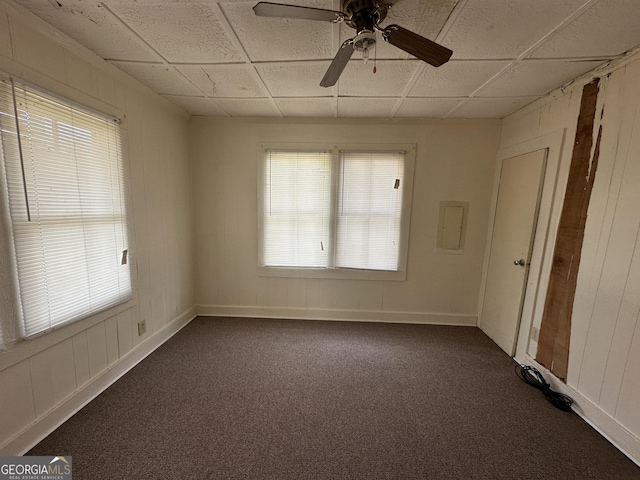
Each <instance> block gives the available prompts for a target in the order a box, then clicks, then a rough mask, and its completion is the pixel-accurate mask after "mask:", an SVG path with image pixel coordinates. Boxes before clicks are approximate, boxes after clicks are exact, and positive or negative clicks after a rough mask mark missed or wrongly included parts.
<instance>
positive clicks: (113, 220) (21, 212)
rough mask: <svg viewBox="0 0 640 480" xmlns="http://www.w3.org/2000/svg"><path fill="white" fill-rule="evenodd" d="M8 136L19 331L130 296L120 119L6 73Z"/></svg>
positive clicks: (1, 103)
mask: <svg viewBox="0 0 640 480" xmlns="http://www.w3.org/2000/svg"><path fill="white" fill-rule="evenodd" d="M0 140H1V142H0V143H1V149H0V153H1V157H2V161H3V168H2V174H3V175H2V185H3V188H2V190H3V192H2V197H3V198H2V204H3V207H4V210H5V216H8V219H9V221H8V222H7V223H8V224H9V227H10V228H9V229H10V232H8V237H9V239H8V240H9V241H10V242H11V244H12V249H11V250H12V251H11V257H12V258H11V259H10V262H9V263H10V264H12V265H13V268H12V270H13V283H14V284H15V288H16V290H17V299H18V301H17V302H16V303H18V304H19V305H18V307H17V308H16V309H17V310H18V312H17V316H18V317H19V320H18V325H17V330H18V334H17V336H20V337H30V336H33V335H36V334H39V333H42V332H45V331H48V330H50V329H52V328H54V327H57V326H60V325H63V324H66V323H69V322H71V321H76V320H79V319H82V318H86V317H88V316H90V315H93V314H95V313H97V312H100V311H102V310H105V309H107V308H110V307H113V306H115V305H118V304H120V303H123V302H125V301H127V300H129V299H130V298H131V278H130V271H129V261H128V234H127V221H126V209H125V199H124V183H123V160H122V148H121V139H120V127H119V124H118V122H117V121H116V120H115V119H112V118H109V117H105V116H103V115H101V114H97V113H94V112H91V111H89V110H86V109H84V108H81V107H78V106H76V105H74V104H70V103H68V102H64V101H61V100H60V99H57V98H55V97H52V96H50V95H48V94H45V93H42V92H39V91H37V90H35V89H32V88H30V87H28V86H25V85H21V84H18V83H15V82H11V81H8V80H2V79H0ZM7 213H8V215H7ZM2 240H3V241H6V240H7V239H5V238H3V239H2ZM3 275H6V272H3ZM5 323H6V320H5ZM3 330H4V331H5V332H6V331H8V330H10V327H6V328H4V329H3ZM5 336H6V335H5ZM4 341H5V342H6V341H7V339H6V338H5V339H4Z"/></svg>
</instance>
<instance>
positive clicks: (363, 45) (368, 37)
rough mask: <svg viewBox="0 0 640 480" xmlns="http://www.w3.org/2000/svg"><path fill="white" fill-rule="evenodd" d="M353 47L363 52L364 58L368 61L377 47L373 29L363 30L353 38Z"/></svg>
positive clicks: (365, 61)
mask: <svg viewBox="0 0 640 480" xmlns="http://www.w3.org/2000/svg"><path fill="white" fill-rule="evenodd" d="M353 48H354V50H357V51H358V52H362V59H363V60H364V63H367V61H368V60H369V56H370V54H371V52H372V51H373V50H375V48H376V34H375V32H373V31H371V30H362V31H361V32H360V33H358V34H357V35H356V36H355V37H354V38H353Z"/></svg>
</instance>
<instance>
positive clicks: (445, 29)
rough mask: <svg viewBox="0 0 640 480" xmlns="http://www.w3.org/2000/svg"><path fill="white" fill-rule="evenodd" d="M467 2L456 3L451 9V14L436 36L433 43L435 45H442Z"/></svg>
mask: <svg viewBox="0 0 640 480" xmlns="http://www.w3.org/2000/svg"><path fill="white" fill-rule="evenodd" d="M468 1H469V0H460V1H459V2H458V3H456V4H455V6H454V7H453V9H452V10H451V13H450V14H449V16H448V17H447V19H446V20H445V22H444V25H443V26H442V28H441V29H440V33H438V35H437V36H436V39H435V41H436V42H437V43H442V41H443V40H444V39H445V38H446V36H447V35H448V34H449V30H451V27H453V25H454V24H455V23H456V21H457V20H458V17H459V16H460V14H461V13H462V10H464V7H466V6H467V3H468Z"/></svg>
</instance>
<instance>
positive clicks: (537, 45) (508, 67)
mask: <svg viewBox="0 0 640 480" xmlns="http://www.w3.org/2000/svg"><path fill="white" fill-rule="evenodd" d="M465 1H467V0H465ZM599 1H600V0H587V1H586V2H585V3H584V4H583V5H582V6H581V7H580V8H578V9H577V10H576V11H574V12H573V13H572V14H571V15H569V16H568V17H566V18H565V19H564V20H563V21H561V22H560V23H558V24H557V25H556V26H555V27H554V28H552V29H551V30H550V31H549V32H548V33H547V34H546V35H544V36H543V37H542V38H540V39H539V40H538V41H537V42H535V43H534V44H533V45H531V46H529V48H527V49H526V50H524V51H523V52H522V53H521V54H519V55H518V56H517V58H515V59H514V60H513V61H511V62H510V63H509V64H508V65H506V66H505V67H504V68H503V69H502V70H500V71H499V72H498V73H496V74H495V75H494V76H492V77H491V78H490V79H489V80H487V81H486V82H485V83H483V84H482V85H480V86H479V87H478V88H477V89H476V90H474V91H473V92H471V93H470V94H469V96H468V97H467V98H466V100H464V101H462V102H460V103H459V104H458V105H456V106H455V107H453V109H451V111H449V113H447V114H446V115H445V118H449V117H450V116H451V115H452V114H453V113H455V112H456V111H458V110H459V109H460V108H462V107H463V106H464V105H466V104H467V103H469V101H470V100H471V99H473V98H478V96H477V95H478V94H480V93H482V91H483V90H485V89H486V88H488V87H489V86H490V85H491V84H492V83H493V82H495V81H496V80H497V79H498V78H500V77H501V76H502V75H503V74H505V73H506V72H508V71H509V70H511V69H512V68H514V67H515V66H516V65H518V64H519V63H522V62H523V61H525V60H526V58H527V56H528V55H531V54H532V53H533V52H534V51H535V50H537V49H539V48H540V47H541V46H542V45H544V44H545V43H547V42H548V41H549V40H550V39H551V38H553V36H554V35H556V34H557V33H558V32H560V31H561V30H562V29H563V28H564V27H566V26H567V25H569V24H570V23H571V22H573V21H574V20H576V19H577V18H579V17H580V16H582V15H583V14H584V13H585V12H586V11H588V10H589V9H590V8H591V7H593V6H594V5H595V4H596V3H598V2H599ZM539 60H540V61H543V60H548V59H539ZM554 60H555V59H554ZM526 61H535V60H526ZM485 98H491V97H485Z"/></svg>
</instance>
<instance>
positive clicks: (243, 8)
mask: <svg viewBox="0 0 640 480" xmlns="http://www.w3.org/2000/svg"><path fill="white" fill-rule="evenodd" d="M281 3H285V2H281ZM254 5H255V3H253V2H220V6H221V8H222V10H223V11H224V14H225V16H226V17H227V18H228V19H229V23H230V24H231V26H232V27H233V29H234V31H235V33H236V35H237V37H238V39H239V40H240V43H241V44H242V46H243V47H244V49H245V51H246V52H247V55H248V56H249V58H250V59H251V60H252V61H278V60H312V59H328V58H333V55H334V53H335V52H333V46H332V38H333V29H334V24H333V23H329V22H316V21H312V20H292V19H283V18H271V17H258V16H256V15H255V14H254V13H253V10H252V8H253V6H254ZM296 5H301V6H311V7H316V8H324V9H328V10H333V2H332V1H331V0H308V1H300V2H296ZM335 28H338V27H335Z"/></svg>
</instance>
